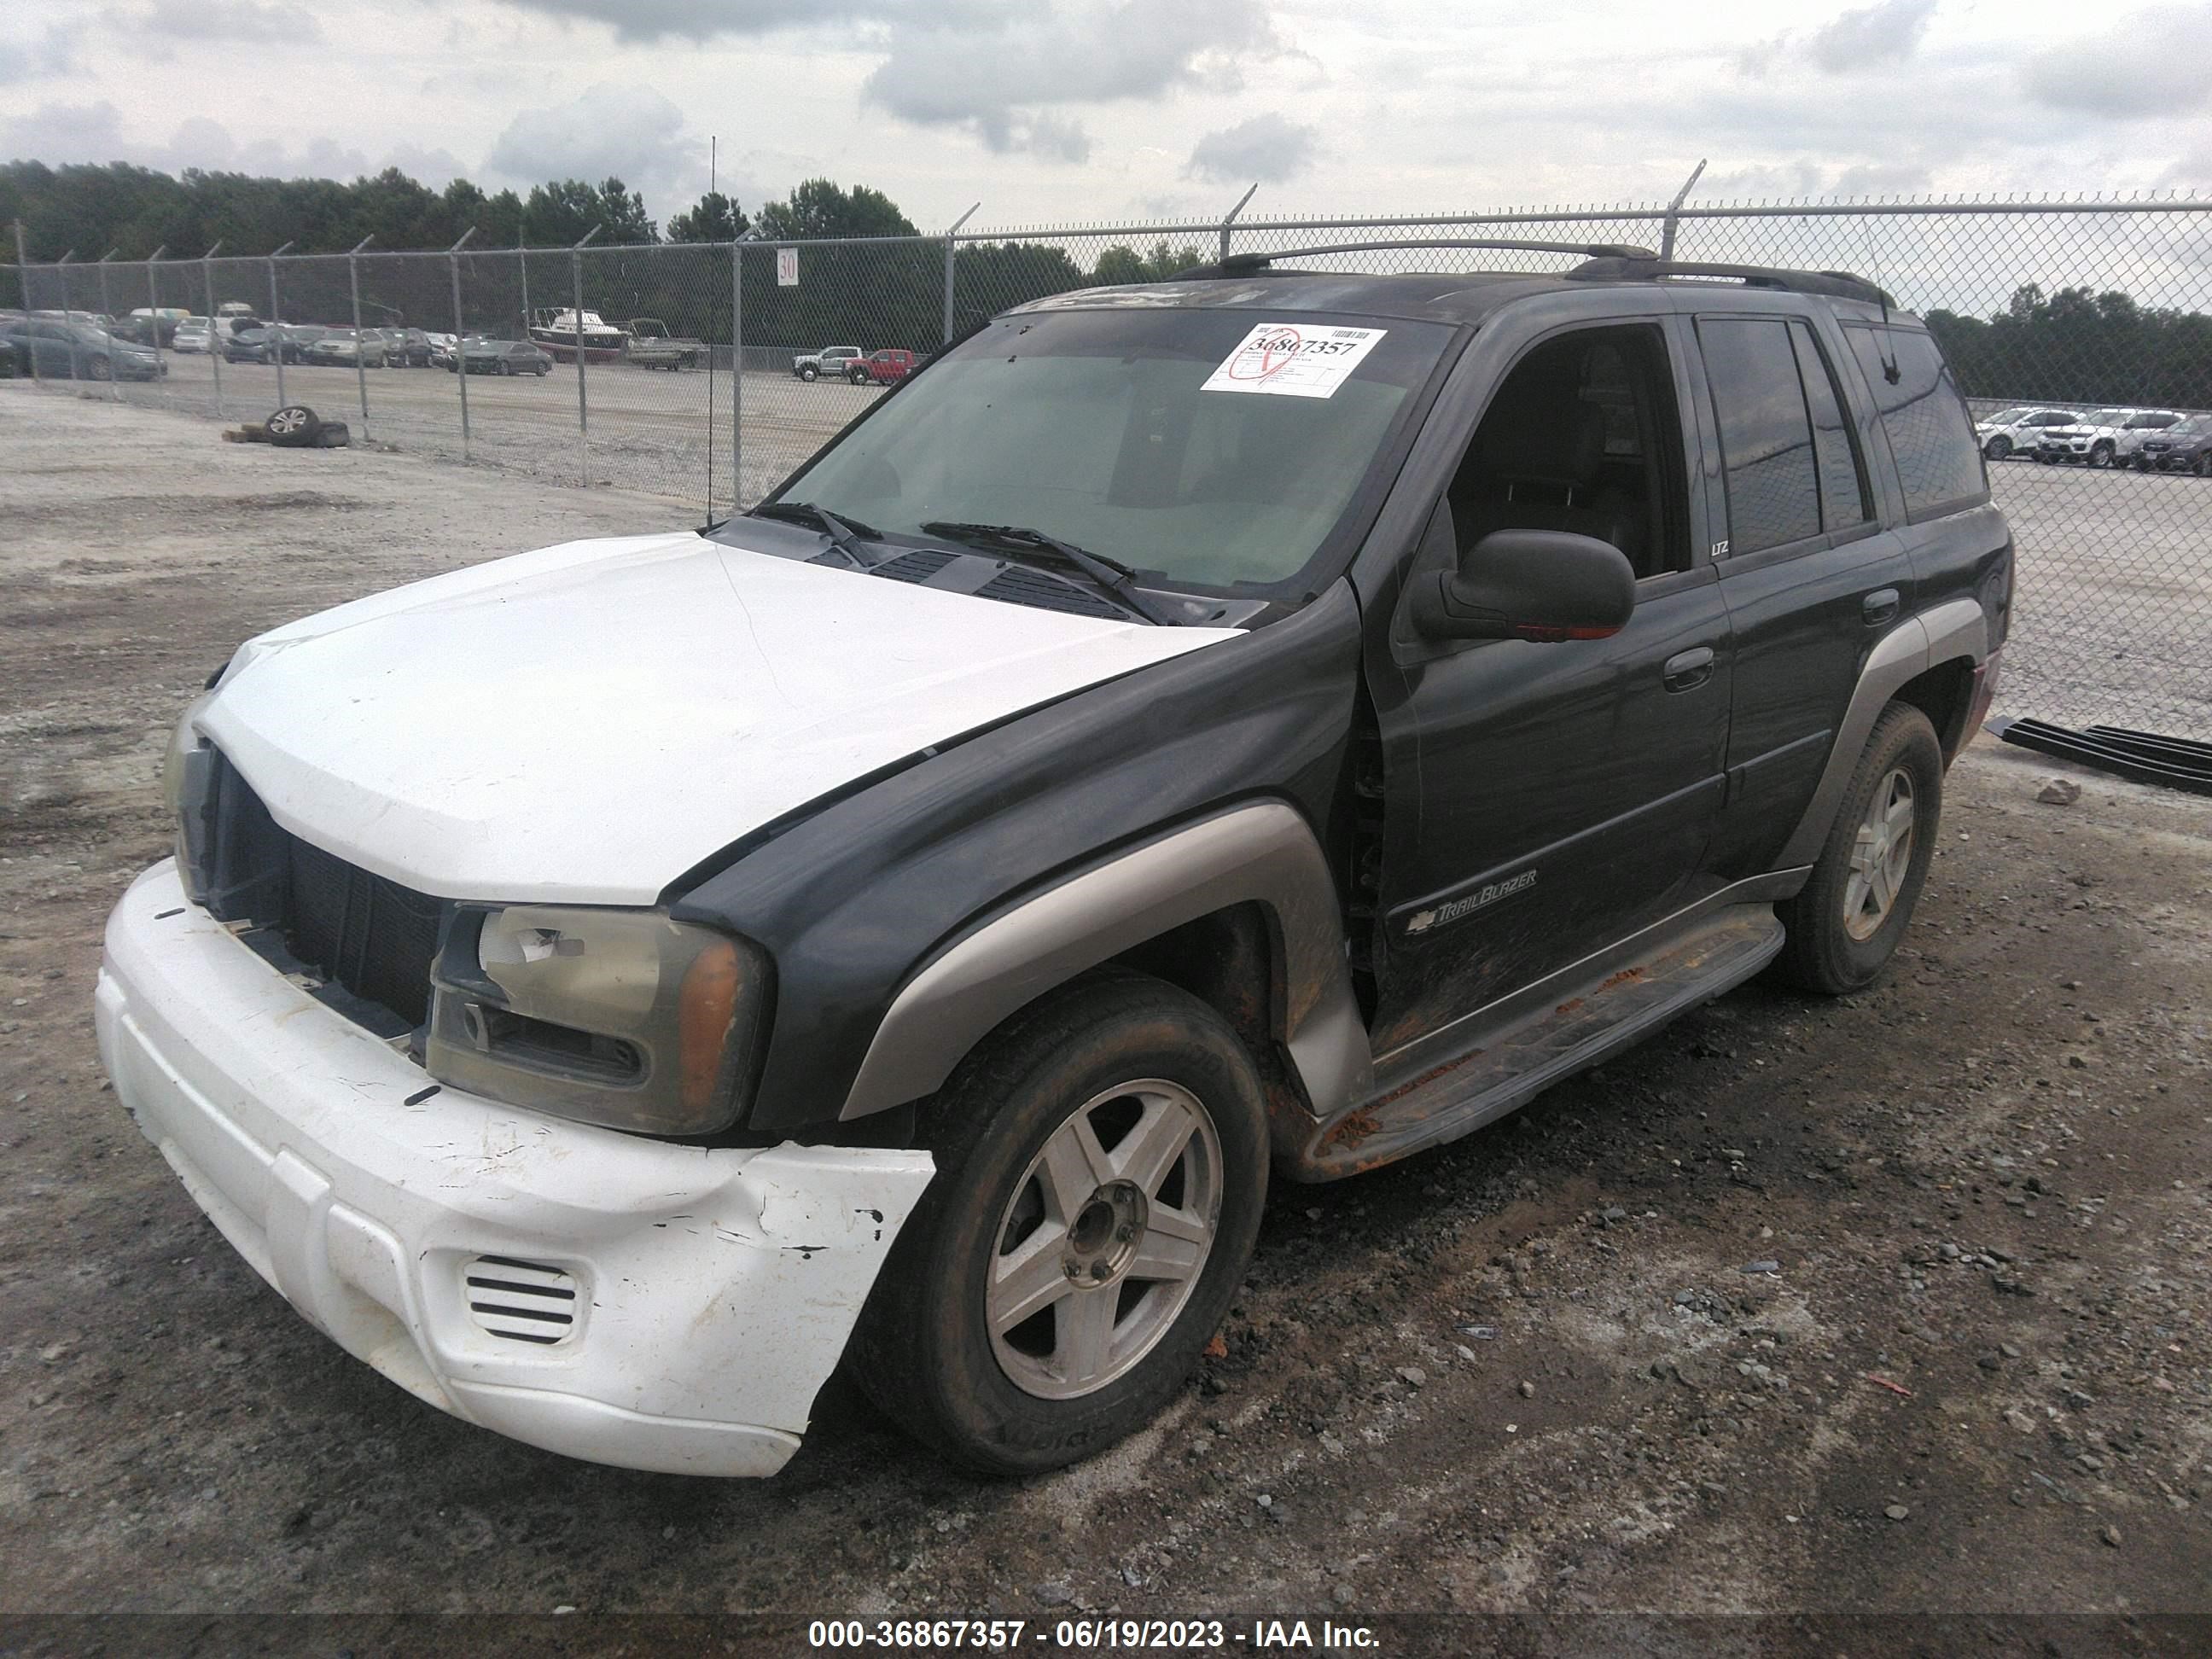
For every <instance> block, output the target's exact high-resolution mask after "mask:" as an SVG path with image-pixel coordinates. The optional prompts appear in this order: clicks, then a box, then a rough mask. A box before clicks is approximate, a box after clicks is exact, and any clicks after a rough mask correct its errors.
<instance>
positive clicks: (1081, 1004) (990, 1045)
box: [853, 969, 1267, 1474]
mask: <svg viewBox="0 0 2212 1659" xmlns="http://www.w3.org/2000/svg"><path fill="white" fill-rule="evenodd" d="M925 1124H926V1128H925V1139H926V1140H927V1143H928V1144H929V1146H930V1148H931V1150H932V1152H933V1153H934V1154H935V1155H936V1159H937V1178H936V1179H935V1180H934V1181H933V1182H931V1183H930V1186H929V1188H928V1189H927V1191H926V1192H925V1193H924V1194H923V1195H922V1200H921V1204H920V1205H919V1206H917V1207H916V1209H915V1213H914V1216H913V1218H911V1219H910V1220H908V1223H907V1225H906V1227H905V1229H904V1231H902V1232H901V1233H900V1235H899V1237H898V1241H897V1243H896V1245H895V1246H894V1248H893V1249H892V1251H891V1255H890V1261H889V1262H888V1263H887V1264H886V1265H885V1267H884V1272H883V1274H882V1276H881V1278H880V1279H878V1281H877V1284H876V1286H875V1290H874V1291H873V1293H872V1295H871V1297H869V1300H868V1304H867V1307H866V1310H865V1311H864V1312H863V1313H862V1315H861V1319H860V1326H859V1328H858V1329H857V1330H856V1331H855V1333H854V1343H853V1358H854V1361H855V1364H854V1372H855V1375H856V1376H857V1378H858V1380H859V1381H860V1385H861V1386H862V1388H864V1389H866V1391H867V1392H868V1394H869V1395H871V1397H872V1398H873V1399H874V1400H875V1401H876V1403H877V1404H878V1406H879V1407H882V1409H883V1410H884V1413H886V1414H887V1415H889V1416H890V1417H891V1418H893V1419H896V1420H897V1421H898V1422H899V1423H900V1424H902V1425H904V1426H905V1427H906V1428H907V1429H908V1430H909V1431H911V1432H913V1433H914V1434H915V1435H916V1436H917V1437H920V1438H921V1439H922V1440H924V1441H927V1442H928V1443H930V1444H932V1445H933V1446H935V1447H936V1448H938V1449H939V1450H940V1451H942V1452H944V1453H945V1454H946V1455H948V1456H950V1457H952V1458H954V1459H956V1460H957V1461H958V1462H962V1463H964V1464H966V1465H968V1466H969V1468H975V1469H980V1470H982V1471H984V1472H986V1473H989V1474H1035V1473H1036V1472H1038V1471H1041V1470H1044V1469H1051V1468H1059V1467H1060V1466H1061V1465H1062V1464H1065V1463H1071V1462H1074V1461H1076V1460H1077V1459H1079V1458H1081V1457H1085V1456H1088V1455H1091V1453H1093V1452H1097V1451H1099V1450H1101V1449H1103V1448H1105V1447H1107V1446H1109V1445H1111V1444H1112V1443H1115V1441H1117V1440H1120V1439H1121V1438H1122V1437H1124V1436H1126V1435H1128V1434H1130V1433H1131V1432H1133V1431H1135V1430H1136V1429H1138V1428H1139V1427H1141V1426H1142V1425H1144V1424H1145V1423H1146V1422H1147V1421H1149V1420H1150V1419H1152V1418H1153V1417H1154V1416H1156V1415H1157V1414H1158V1413H1159V1412H1160V1411H1161V1410H1162V1409H1163V1408H1164V1407H1166V1405H1167V1404H1168V1403H1169V1401H1171V1400H1172V1399H1173V1398H1174V1397H1175V1395H1176V1393H1177V1392H1178V1391H1179V1390H1180V1389H1182V1386H1183V1383H1184V1382H1185V1380H1186V1379H1187V1378H1188V1376H1189V1375H1190V1373H1191V1371H1192V1370H1193V1369H1194V1367H1195V1366H1196V1365H1197V1364H1198V1360H1199V1357H1200V1348H1201V1347H1203V1346H1204V1345H1205V1343H1206V1339H1207V1338H1208V1337H1209V1336H1211V1335H1212V1333H1213V1330H1214V1328H1215V1327H1216V1326H1217V1325H1218V1324H1219V1323H1220V1322H1221V1318H1222V1316H1223V1315H1224V1314H1225V1313H1226V1312H1227V1311H1228V1308H1229V1304H1230V1301H1231V1298H1232V1297H1234V1296H1235V1295H1236V1293H1237V1286H1238V1285H1240V1284H1241V1283H1242V1282H1243V1278H1244V1270H1245V1268H1246V1267H1247V1266H1248V1265H1249V1262H1250V1260H1251V1255H1252V1246H1253V1241H1254V1240H1255V1237H1257V1235H1258V1232H1259V1225H1260V1212H1261V1206H1262V1205H1263V1204H1264V1202H1265V1200H1266V1197H1267V1112H1266V1108H1265V1105H1264V1103H1263V1100H1262V1097H1261V1086H1260V1080H1259V1077H1258V1074H1257V1073H1256V1072H1255V1070H1254V1068H1253V1065H1252V1060H1251V1058H1250V1056H1249V1054H1247V1053H1246V1052H1245V1050H1244V1047H1243V1043H1242V1042H1239V1041H1238V1039H1237V1034H1236V1033H1235V1032H1234V1031H1233V1030H1231V1029H1230V1027H1229V1025H1228V1024H1227V1023H1226V1022H1225V1020H1224V1019H1222V1018H1221V1017H1220V1016H1219V1015H1218V1013H1216V1012H1214V1011H1213V1010H1212V1008H1210V1007H1208V1006H1206V1004H1204V1003H1202V1002H1200V1001H1199V1000H1197V999H1196V998H1194V997H1192V996H1190V995H1189V994H1187V993H1185V992H1182V991H1181V990H1178V989H1176V987H1173V986H1170V985H1167V984H1165V983H1164V982H1162V981H1158V980H1156V979H1152V978H1151V977H1149V976H1147V975H1141V974H1135V973H1130V972H1127V971H1126V970H1123V969H1102V970H1100V971H1098V972H1097V973H1094V974H1090V975H1085V976H1084V977H1083V978H1081V979H1079V980H1077V981H1073V983H1071V984H1069V985H1066V986H1063V987H1060V989H1059V990H1057V991H1054V992H1052V993H1050V994H1048V995H1046V996H1045V997H1043V998H1042V999H1041V1000H1039V1001H1037V1002H1036V1003H1035V1004H1032V1005H1031V1006H1030V1007H1028V1008H1026V1009H1024V1010H1023V1011H1022V1012H1020V1013H1018V1014H1016V1015H1015V1016H1014V1017H1013V1018H1011V1019H1009V1020H1008V1021H1007V1022H1006V1024H1004V1025H1002V1026H1001V1027H1000V1029H999V1030H997V1031H996V1032H994V1033H993V1035H992V1036H990V1037H988V1038H987V1039H986V1040H985V1041H984V1042H983V1043H982V1044H981V1045H980V1046H979V1047H978V1048H976V1050H975V1052H974V1053H973V1054H970V1055H969V1057H968V1059H966V1060H963V1062H962V1063H961V1065H960V1067H959V1069H958V1070H957V1072H955V1073H954V1074H953V1076H952V1078H951V1081H950V1082H948V1083H947V1084H946V1085H945V1088H944V1089H943V1090H942V1091H939V1094H938V1096H937V1097H936V1098H935V1099H934V1100H933V1102H932V1103H930V1105H929V1106H928V1107H927V1109H926V1115H925Z"/></svg>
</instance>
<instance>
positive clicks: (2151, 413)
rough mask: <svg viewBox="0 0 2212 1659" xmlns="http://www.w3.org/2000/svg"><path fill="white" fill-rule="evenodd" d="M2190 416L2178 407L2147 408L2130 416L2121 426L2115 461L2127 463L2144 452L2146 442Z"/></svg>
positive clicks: (2116, 444) (2116, 443) (2116, 441)
mask: <svg viewBox="0 0 2212 1659" xmlns="http://www.w3.org/2000/svg"><path fill="white" fill-rule="evenodd" d="M2188 418H2189V417H2188V416H2186V415H2185V414H2184V413H2183V412H2182V411H2181V410H2177V409H2146V410H2142V411H2141V412H2140V413H2138V414H2136V415H2131V416H2129V417H2128V423H2127V424H2126V425H2125V426H2124V427H2123V428H2120V435H2119V437H2118V439H2117V440H2115V449H2114V454H2113V459H2114V461H2115V463H2116V464H2117V465H2123V466H2124V465H2127V464H2128V463H2130V462H2131V461H2133V460H2134V459H2136V456H2137V455H2138V454H2139V453H2142V447H2143V445H2144V444H2145V443H2147V442H2148V441H2150V440H2152V439H2154V438H2157V437H2160V436H2162V435H2165V434H2166V433H2167V432H2170V431H2172V429H2173V428H2175V427H2177V426H2179V425H2180V424H2181V422H2183V421H2185V420H2186V419H2188Z"/></svg>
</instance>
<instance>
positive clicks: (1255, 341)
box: [1199, 323, 1389, 398]
mask: <svg viewBox="0 0 2212 1659" xmlns="http://www.w3.org/2000/svg"><path fill="white" fill-rule="evenodd" d="M1387 333H1389V330H1388V329H1385V328H1327V327H1318V328H1308V327H1304V326H1301V325H1296V324H1291V323H1262V324H1261V325H1260V326H1259V327H1257V328H1255V329H1254V330H1253V331H1251V332H1250V333H1249V334H1247V335H1246V336H1245V337H1244V343H1243V344H1242V345H1240V346H1238V347H1237V349H1236V350H1234V351H1232V352H1231V353H1230V354H1229V355H1228V356H1226V357H1225V358H1224V359H1222V362H1221V367H1220V368H1217V369H1215V370H1214V371H1213V373H1212V374H1209V375H1208V376H1206V383H1205V384H1204V385H1203V386H1200V387H1199V390H1200V392H1273V393H1274V394H1275V395H1276V396H1277V397H1281V398H1333V397H1334V396H1335V395H1336V389H1337V387H1339V386H1342V385H1343V384H1344V383H1345V381H1346V380H1348V379H1349V378H1350V377H1351V374H1352V370H1353V369H1355V368H1358V367H1359V360H1360V359H1361V358H1363V357H1364V356H1366V355H1367V354H1368V353H1369V352H1370V351H1372V350H1374V349H1375V343H1376V341H1378V340H1380V339H1381V338H1382V337H1383V336H1384V335H1385V334H1387Z"/></svg>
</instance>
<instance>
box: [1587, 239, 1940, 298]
mask: <svg viewBox="0 0 2212 1659" xmlns="http://www.w3.org/2000/svg"><path fill="white" fill-rule="evenodd" d="M1567 275H1568V276H1570V277H1571V278H1572V279H1573V280H1574V281H1576V282H1579V283H1656V282H1659V281H1661V280H1662V279H1663V278H1666V277H1669V276H1691V277H1699V276H1703V277H1711V278H1713V279H1715V280H1718V281H1735V282H1739V283H1742V284H1743V285H1744V286H1745V287H1746V288H1771V289H1780V290H1782V291H1784V292H1785V293H1789V294H1825V295H1829V296H1830V297H1831V298H1833V299H1838V300H1863V301H1866V302H1867V304H1869V305H1879V306H1893V305H1895V304H1896V303H1897V301H1895V300H1893V299H1892V298H1891V297H1890V296H1889V295H1887V294H1886V293H1884V292H1883V291H1882V290H1881V289H1879V288H1877V287H1875V285H1874V284H1873V283H1869V281H1867V279H1866V278H1865V277H1863V276H1853V275H1852V274H1851V273H1850V271H1848V270H1786V269H1784V268H1783V267H1781V266H1778V265H1731V264H1705V263H1702V262H1699V261H1696V260H1689V259H1662V258H1658V257H1657V256H1656V255H1654V254H1650V253H1644V252H1637V253H1632V254H1625V255H1624V254H1601V255H1594V256H1593V257H1592V258H1589V260H1588V261H1586V262H1585V263H1583V264H1579V265H1577V266H1576V267H1575V268H1574V269H1573V270H1571V271H1569V272H1567Z"/></svg>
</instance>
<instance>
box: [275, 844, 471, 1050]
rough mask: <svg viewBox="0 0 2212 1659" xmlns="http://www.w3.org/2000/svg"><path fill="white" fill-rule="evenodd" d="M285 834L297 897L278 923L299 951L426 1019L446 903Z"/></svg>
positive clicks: (349, 985)
mask: <svg viewBox="0 0 2212 1659" xmlns="http://www.w3.org/2000/svg"><path fill="white" fill-rule="evenodd" d="M279 833H280V834H282V833H283V832H282V831H279ZM284 840H285V842H286V853H287V856H288V858H289V865H290V872H289V873H290V879H289V881H287V882H286V883H285V884H284V890H285V892H286V893H287V894H288V895H289V898H290V901H291V902H290V904H289V907H288V909H287V912H286V914H284V915H282V916H281V917H280V918H279V919H278V920H277V922H276V927H278V929H279V930H280V931H281V932H282V933H283V935H284V942H285V944H286V945H289V947H290V949H291V951H292V954H293V955H294V956H295V957H299V958H300V960H301V961H302V962H304V963H309V964H310V965H312V966H313V967H315V968H317V969H320V970H321V971H322V973H323V974H325V975H327V976H328V977H329V978H331V979H332V980H335V981H337V983H339V984H340V985H343V986H344V987H345V988H346V989H347V990H349V991H350V992H352V993H353V994H354V995H356V996H357V997H360V998H362V999H363V1000H367V1001H369V1002H374V1003H376V1004H378V1005H380V1006H382V1007H386V1008H389V1009H390V1010H391V1011H392V1012H393V1013H395V1014H397V1015H398V1016H399V1017H400V1018H402V1019H404V1020H405V1021H406V1022H407V1024H408V1025H409V1026H410V1027H413V1026H416V1025H420V1024H422V1022H423V1021H424V1020H426V1019H428V1018H429V1017H430V963H431V962H432V961H433V960H434V959H435V957H436V956H437V954H438V927H439V922H440V921H441V917H442V915H443V914H444V911H445V906H444V905H443V904H442V903H441V902H440V901H439V900H437V899H434V898H431V897H430V896H428V895H427V894H422V893H418V892H416V891H415V890H413V889H411V888H407V887H402V886H401V885H400V884H398V882H396V881H390V880H387V879H386V878H384V877H382V876H376V875H371V874H370V873H369V872H368V871H366V870H363V869H362V868H361V867H360V866H357V865H351V864H348V863H347V862H346V861H345V860H343V859H337V858H333V857H331V855H330V854H328V853H325V852H324V851H323V850H322V848H319V847H315V846H311V845H310V844H309V843H307V842H304V841H301V839H300V838H299V837H298V836H289V835H287V836H284Z"/></svg>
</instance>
